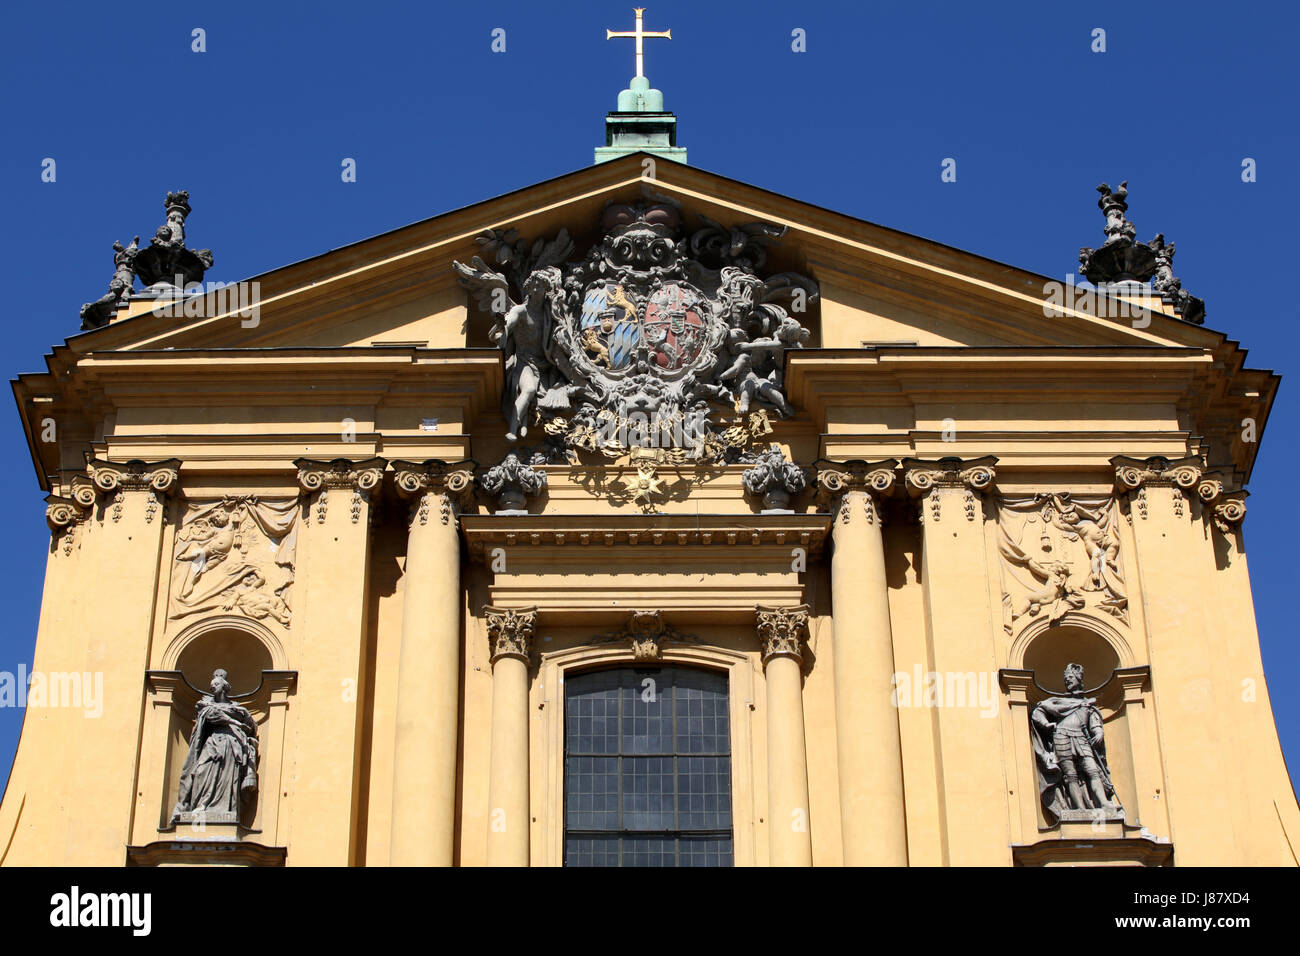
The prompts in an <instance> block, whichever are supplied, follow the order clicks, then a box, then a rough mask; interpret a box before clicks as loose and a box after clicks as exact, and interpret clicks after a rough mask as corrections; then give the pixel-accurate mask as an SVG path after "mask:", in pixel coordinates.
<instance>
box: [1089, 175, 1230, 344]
mask: <svg viewBox="0 0 1300 956" xmlns="http://www.w3.org/2000/svg"><path fill="white" fill-rule="evenodd" d="M1097 191H1098V192H1099V193H1101V198H1100V199H1098V200H1097V205H1098V207H1100V209H1101V211H1102V213H1103V215H1105V217H1106V225H1105V233H1106V241H1105V242H1104V243H1102V245H1101V246H1100V247H1099V248H1097V249H1092V248H1089V247H1087V246H1085V247H1084V248H1082V249H1080V250H1079V272H1080V273H1081V274H1082V275H1083V277H1084V278H1085V279H1087V280H1088V281H1089V282H1091V283H1093V284H1094V285H1097V286H1107V285H1111V284H1113V283H1119V282H1138V283H1145V282H1150V283H1151V288H1152V290H1153V291H1154V292H1156V293H1157V294H1158V295H1159V296H1160V297H1161V300H1162V301H1164V302H1165V303H1166V304H1167V305H1172V306H1173V307H1174V311H1175V312H1176V313H1177V314H1178V316H1179V318H1181V319H1182V320H1183V321H1185V322H1190V323H1192V324H1193V325H1201V324H1202V323H1203V322H1204V321H1205V302H1204V301H1203V300H1201V299H1198V298H1196V297H1195V296H1193V295H1191V294H1190V293H1188V292H1187V290H1185V289H1183V288H1182V283H1181V282H1180V281H1179V280H1178V278H1177V277H1176V276H1175V275H1174V272H1173V262H1174V247H1173V244H1172V243H1170V244H1168V245H1166V243H1165V237H1164V235H1163V234H1159V233H1158V234H1157V235H1156V237H1155V238H1154V239H1152V240H1151V241H1150V242H1138V241H1137V227H1136V226H1134V225H1133V223H1131V222H1129V220H1128V217H1127V215H1126V213H1127V212H1128V183H1127V182H1122V183H1120V184H1119V189H1116V190H1112V189H1111V188H1110V186H1108V185H1106V184H1105V183H1102V184H1101V185H1100V186H1098V187H1097Z"/></svg>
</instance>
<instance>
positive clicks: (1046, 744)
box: [1029, 664, 1123, 823]
mask: <svg viewBox="0 0 1300 956" xmlns="http://www.w3.org/2000/svg"><path fill="white" fill-rule="evenodd" d="M1065 693H1066V696H1064V697H1048V698H1047V699H1046V700H1044V701H1042V702H1040V703H1039V704H1038V706H1037V707H1035V708H1034V711H1033V713H1032V714H1031V715H1030V718H1029V722H1030V728H1031V729H1032V731H1033V733H1032V734H1031V736H1032V737H1033V742H1034V757H1035V759H1036V760H1037V762H1038V792H1039V796H1040V799H1041V800H1042V803H1043V812H1044V813H1045V814H1046V815H1047V819H1048V820H1049V821H1050V822H1052V823H1056V822H1057V820H1059V819H1060V817H1061V813H1062V812H1064V811H1070V810H1091V811H1093V812H1095V813H1111V814H1113V813H1122V812H1123V808H1122V807H1120V804H1119V800H1118V799H1117V798H1116V796H1115V785H1114V784H1113V783H1112V782H1111V778H1110V767H1109V766H1108V765H1107V763H1106V738H1105V736H1104V730H1103V725H1102V719H1101V711H1099V710H1098V709H1097V701H1096V699H1095V698H1092V697H1085V696H1084V692H1083V667H1082V666H1081V665H1079V664H1069V665H1067V666H1066V668H1065Z"/></svg>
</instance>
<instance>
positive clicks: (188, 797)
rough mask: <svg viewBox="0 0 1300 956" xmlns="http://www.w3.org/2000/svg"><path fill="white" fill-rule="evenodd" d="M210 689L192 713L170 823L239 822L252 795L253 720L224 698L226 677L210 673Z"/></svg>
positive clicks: (254, 762)
mask: <svg viewBox="0 0 1300 956" xmlns="http://www.w3.org/2000/svg"><path fill="white" fill-rule="evenodd" d="M211 687H212V693H211V694H204V695H203V699H202V700H200V701H199V704H198V707H196V708H195V711H194V730H193V731H191V732H190V749H189V753H188V754H187V755H186V757H185V763H184V765H183V766H182V767H181V786H180V793H179V794H178V796H177V799H176V808H175V809H174V810H173V811H172V823H173V825H174V824H176V823H200V822H203V823H238V822H239V818H240V812H241V809H242V807H244V806H245V805H251V804H252V803H253V802H254V801H255V800H256V797H257V722H256V721H254V720H253V715H252V714H250V713H249V712H248V710H247V709H246V708H245V707H243V706H241V705H239V704H237V703H235V702H234V701H233V700H231V699H230V698H229V696H228V695H229V693H230V681H229V680H228V678H227V675H226V672H225V671H224V670H222V669H221V668H218V669H217V670H215V671H213V672H212V684H211Z"/></svg>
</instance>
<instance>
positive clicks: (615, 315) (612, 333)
mask: <svg viewBox="0 0 1300 956" xmlns="http://www.w3.org/2000/svg"><path fill="white" fill-rule="evenodd" d="M641 334H642V333H641V323H640V321H639V316H638V313H637V307H636V303H635V302H633V301H632V300H631V299H630V298H628V296H627V293H626V292H625V291H624V289H623V286H621V285H617V284H615V283H612V282H607V283H604V284H602V285H598V286H594V287H592V288H590V289H588V290H587V295H586V298H585V299H583V302H582V321H581V323H580V327H579V329H578V335H579V341H580V342H581V343H582V350H583V351H584V352H586V353H587V356H588V357H589V358H590V359H591V360H592V362H594V363H595V364H596V365H599V366H601V367H603V368H607V369H610V370H611V371H612V370H616V369H621V368H624V367H626V365H627V364H628V361H629V360H630V359H631V357H632V350H633V349H635V348H636V346H637V344H638V342H639V340H640V338H641Z"/></svg>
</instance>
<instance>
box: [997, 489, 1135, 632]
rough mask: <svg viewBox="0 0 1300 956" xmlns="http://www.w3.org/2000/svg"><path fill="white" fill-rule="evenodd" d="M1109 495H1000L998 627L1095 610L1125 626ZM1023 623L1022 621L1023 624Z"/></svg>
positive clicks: (1115, 515)
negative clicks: (1077, 611)
mask: <svg viewBox="0 0 1300 956" xmlns="http://www.w3.org/2000/svg"><path fill="white" fill-rule="evenodd" d="M1118 520H1119V509H1118V508H1117V507H1116V504H1115V499H1114V498H1111V497H1077V498H1076V497H1072V496H1071V495H1070V494H1068V493H1062V494H1039V495H1034V496H1033V497H1029V498H999V499H998V553H999V555H1001V558H1002V560H1001V572H1002V613H1003V620H1002V626H1003V628H1004V629H1005V630H1006V632H1007V633H1008V634H1010V633H1011V632H1012V629H1013V628H1014V627H1015V626H1017V625H1016V622H1017V621H1020V619H1021V618H1036V617H1038V616H1039V615H1040V614H1044V613H1046V615H1047V618H1048V620H1049V621H1050V622H1052V623H1055V622H1056V621H1058V620H1060V619H1061V618H1062V617H1064V616H1065V614H1066V612H1068V611H1070V610H1080V609H1083V608H1086V607H1094V608H1097V609H1099V610H1102V611H1105V612H1106V613H1107V614H1110V615H1112V616H1114V617H1117V618H1119V619H1120V620H1121V621H1123V622H1124V623H1126V624H1127V623H1128V591H1127V589H1126V587H1125V584H1124V568H1123V564H1122V562H1121V559H1120V541H1119V535H1118V534H1117V532H1116V522H1117V521H1118ZM1021 623H1024V621H1021Z"/></svg>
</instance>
